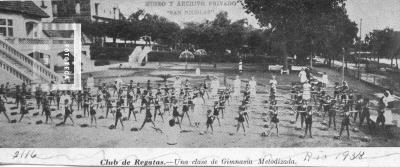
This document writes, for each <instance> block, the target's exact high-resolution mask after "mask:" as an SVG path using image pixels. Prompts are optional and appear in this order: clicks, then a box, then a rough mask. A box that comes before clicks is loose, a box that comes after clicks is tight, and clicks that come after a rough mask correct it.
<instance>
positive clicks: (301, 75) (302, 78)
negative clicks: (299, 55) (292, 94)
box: [298, 68, 307, 83]
mask: <svg viewBox="0 0 400 167" xmlns="http://www.w3.org/2000/svg"><path fill="white" fill-rule="evenodd" d="M306 75H307V74H306V72H305V71H304V68H302V69H301V71H300V72H299V75H298V76H299V78H300V83H305V82H307V76H306Z"/></svg>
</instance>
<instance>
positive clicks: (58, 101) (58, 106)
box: [56, 90, 61, 110]
mask: <svg viewBox="0 0 400 167" xmlns="http://www.w3.org/2000/svg"><path fill="white" fill-rule="evenodd" d="M60 101H61V92H60V91H59V90H57V92H56V102H57V110H59V109H60Z"/></svg>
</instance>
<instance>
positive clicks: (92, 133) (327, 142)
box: [0, 63, 400, 148]
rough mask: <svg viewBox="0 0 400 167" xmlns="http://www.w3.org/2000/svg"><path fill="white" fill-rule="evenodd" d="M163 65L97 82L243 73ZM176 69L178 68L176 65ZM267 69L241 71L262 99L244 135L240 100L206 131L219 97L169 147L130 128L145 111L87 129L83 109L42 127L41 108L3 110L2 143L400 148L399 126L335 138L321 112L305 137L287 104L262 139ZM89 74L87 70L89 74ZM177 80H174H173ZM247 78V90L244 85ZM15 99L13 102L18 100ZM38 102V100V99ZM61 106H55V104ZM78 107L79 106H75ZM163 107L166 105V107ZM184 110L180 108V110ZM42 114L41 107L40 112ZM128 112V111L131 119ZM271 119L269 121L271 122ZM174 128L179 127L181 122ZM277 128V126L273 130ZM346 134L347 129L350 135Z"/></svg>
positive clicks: (287, 79) (160, 137) (359, 89)
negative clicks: (24, 111)
mask: <svg viewBox="0 0 400 167" xmlns="http://www.w3.org/2000/svg"><path fill="white" fill-rule="evenodd" d="M163 64H165V65H163V67H162V68H157V69H146V70H144V69H142V70H140V69H138V70H125V71H120V70H111V71H101V72H95V73H92V74H93V76H94V77H95V79H96V81H100V82H113V81H114V80H115V78H116V77H117V76H121V78H122V80H124V81H125V82H128V81H129V80H134V82H135V83H136V82H146V81H147V80H151V81H152V82H156V81H159V82H161V80H162V79H161V78H160V77H157V75H158V74H159V73H165V72H166V73H168V74H171V75H172V76H174V75H181V76H182V77H183V79H186V78H187V79H189V80H190V81H191V82H192V85H197V84H196V83H199V82H201V81H203V80H204V79H205V78H206V75H215V76H219V78H220V83H224V81H223V80H224V77H226V78H227V83H228V84H229V83H230V82H231V80H230V79H233V78H234V77H235V76H236V75H237V72H236V70H234V69H235V67H234V66H233V65H232V64H231V65H229V64H221V65H218V66H217V69H214V68H213V67H211V66H206V65H204V66H203V68H204V70H203V72H204V73H205V74H203V76H202V77H197V76H194V75H192V74H193V73H194V71H193V70H189V71H188V72H185V71H183V70H182V69H176V68H177V67H179V66H180V67H182V64H167V63H163ZM172 67H173V68H172ZM260 68H263V67H259V66H255V65H246V66H245V69H246V70H245V71H244V72H243V73H242V74H241V75H240V76H241V79H243V80H244V81H245V80H248V79H250V77H251V76H254V77H255V78H256V80H257V83H258V86H257V91H258V92H259V93H258V94H257V99H256V100H253V101H252V103H251V104H252V105H251V107H250V109H249V112H248V113H249V116H250V125H249V127H247V126H246V127H245V128H246V133H243V131H242V129H240V131H239V133H236V127H235V125H236V123H237V122H236V119H235V118H236V117H237V116H238V114H237V111H238V104H239V99H233V100H232V101H231V102H230V104H229V105H227V108H226V111H225V115H224V116H225V117H224V119H221V126H219V125H218V122H217V120H215V122H214V124H213V126H214V132H213V133H212V134H211V133H210V132H208V133H204V131H205V130H206V127H205V122H206V110H207V109H210V107H209V106H207V105H211V104H212V103H213V101H214V100H215V99H206V101H207V102H206V104H207V105H203V103H200V104H199V105H200V106H201V109H200V110H199V111H195V112H196V113H191V112H190V113H189V114H191V115H190V116H191V119H192V121H193V120H197V121H200V122H201V126H200V127H199V128H195V127H191V126H189V122H188V120H187V119H186V118H184V120H183V123H182V131H181V133H179V136H178V144H176V145H168V144H167V141H168V137H167V135H166V134H165V133H161V132H160V131H156V130H155V129H153V128H152V126H151V124H147V125H146V126H145V127H144V129H143V130H142V131H130V129H131V128H132V127H136V128H138V127H140V125H141V124H142V122H143V119H144V113H145V112H142V113H138V115H137V116H138V119H137V121H134V119H133V118H131V119H130V120H127V121H124V125H125V128H124V129H122V128H121V126H120V125H118V127H117V129H113V130H110V129H108V127H109V126H110V125H111V124H114V117H113V116H112V115H109V117H108V118H107V119H98V120H97V127H86V128H82V127H80V126H79V125H81V124H90V120H89V118H88V117H86V118H81V119H77V118H75V116H76V115H77V114H82V113H83V111H82V110H80V111H77V110H75V112H74V113H73V115H74V121H75V125H74V126H72V124H71V122H70V121H69V120H68V121H67V124H66V125H65V126H55V124H56V123H59V122H61V120H60V119H56V118H53V119H54V123H51V124H41V125H36V124H35V122H36V121H37V120H42V121H44V118H45V117H44V116H40V114H39V116H32V114H33V113H35V112H39V110H36V109H35V110H34V111H30V113H29V115H30V118H31V119H30V120H29V119H23V121H22V122H21V123H15V124H9V123H7V121H6V119H5V117H4V116H3V115H2V114H0V133H1V136H0V147H46V148H47V147H62V148H66V147H80V148H81V147H84V148H86V147H364V146H382V147H386V146H400V143H399V140H398V139H399V136H398V134H399V133H398V128H395V129H394V130H393V131H392V134H390V135H387V134H386V133H385V132H382V131H377V132H376V133H370V132H369V131H368V130H367V129H365V128H362V129H361V130H360V132H352V131H351V138H350V139H346V138H343V139H342V140H335V139H333V138H334V136H337V135H338V133H339V132H338V131H337V130H336V131H335V130H333V128H331V129H329V130H328V131H325V130H321V129H320V128H321V127H322V126H323V125H322V124H321V123H322V118H321V117H320V116H318V115H314V116H313V127H312V133H313V138H309V137H308V136H307V137H306V138H300V136H302V135H303V134H304V129H303V130H296V127H300V119H299V120H298V121H297V122H296V123H295V124H291V121H292V120H294V119H295V115H293V114H291V110H290V109H289V108H282V109H280V110H279V115H278V118H279V119H280V122H279V131H280V134H279V137H278V136H277V135H276V134H275V133H273V134H272V135H271V136H268V137H262V136H261V135H260V134H261V133H262V132H265V131H267V130H268V129H267V128H265V127H264V126H265V125H269V122H268V114H267V113H268V111H269V110H268V109H267V108H264V106H262V105H263V101H264V100H266V99H268V98H267V97H266V95H267V94H265V91H266V89H267V88H266V87H264V86H262V85H263V84H266V83H268V81H269V79H270V78H271V75H272V73H270V72H265V71H262V70H257V69H260ZM317 70H321V71H326V72H328V74H329V79H330V82H335V81H337V80H341V79H340V78H341V76H340V74H337V73H336V72H334V71H331V70H328V69H322V68H321V69H317ZM85 75H86V74H85ZM172 80H173V78H170V79H169V82H172ZM277 80H278V83H279V84H280V85H288V84H290V83H291V82H293V81H297V80H298V78H297V74H291V75H282V76H281V75H277ZM346 80H348V81H349V85H350V88H351V89H354V90H355V91H356V93H361V94H363V95H365V96H370V97H371V98H373V97H374V96H375V95H374V94H375V93H378V92H376V91H375V90H374V88H371V87H369V86H368V85H365V84H363V83H361V82H359V81H357V80H352V79H350V78H346ZM244 84H245V83H244V82H242V88H243V87H244ZM278 95H280V96H282V97H283V98H282V100H281V101H279V102H278V104H282V105H284V104H285V102H287V101H288V100H287V99H289V98H290V95H289V91H288V90H287V89H283V87H282V89H278ZM12 101H13V100H12ZM32 102H33V100H32ZM12 106H14V104H7V106H6V107H7V112H8V114H9V116H10V112H16V111H17V110H10V108H11V107H12ZM52 107H55V106H52ZM75 107H76V106H75ZM161 110H162V108H161ZM179 111H180V110H179ZM40 112H41V111H40ZM57 113H63V110H59V111H55V112H53V113H52V116H53V117H54V116H55V115H56V114H57ZM126 114H127V112H123V115H124V117H126V116H127V115H126ZM101 115H103V116H104V115H105V113H104V112H103V111H102V110H98V111H97V117H99V116H101ZM19 116H20V115H15V116H10V117H11V119H17V120H18V119H19ZM170 118H171V116H170V115H169V114H165V115H164V119H165V120H164V122H163V121H162V120H161V119H159V118H157V121H156V122H155V123H156V127H157V128H159V129H161V130H162V131H163V132H169V131H170V130H171V128H170V127H169V126H168V125H167V122H168V120H169V119H170ZM266 120H267V122H266ZM336 121H337V129H340V123H341V116H337V119H336ZM174 128H178V129H179V127H178V126H175V127H174ZM274 130H275V129H273V130H272V132H275V131H274ZM344 136H346V133H344ZM366 136H367V137H370V138H371V141H370V142H363V141H361V138H364V137H366Z"/></svg>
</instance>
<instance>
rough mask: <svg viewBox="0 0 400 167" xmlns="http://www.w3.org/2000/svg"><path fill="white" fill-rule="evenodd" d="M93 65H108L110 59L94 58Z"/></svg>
mask: <svg viewBox="0 0 400 167" xmlns="http://www.w3.org/2000/svg"><path fill="white" fill-rule="evenodd" d="M94 65H95V66H104V65H110V61H109V60H96V61H95V62H94Z"/></svg>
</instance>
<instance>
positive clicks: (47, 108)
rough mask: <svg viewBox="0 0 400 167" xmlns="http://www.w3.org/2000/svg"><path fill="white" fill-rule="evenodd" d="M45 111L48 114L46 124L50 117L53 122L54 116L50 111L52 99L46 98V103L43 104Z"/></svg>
mask: <svg viewBox="0 0 400 167" xmlns="http://www.w3.org/2000/svg"><path fill="white" fill-rule="evenodd" d="M43 109H44V113H45V115H46V124H47V122H48V120H49V119H50V121H51V123H53V118H51V111H50V101H47V100H46V103H44V104H43Z"/></svg>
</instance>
